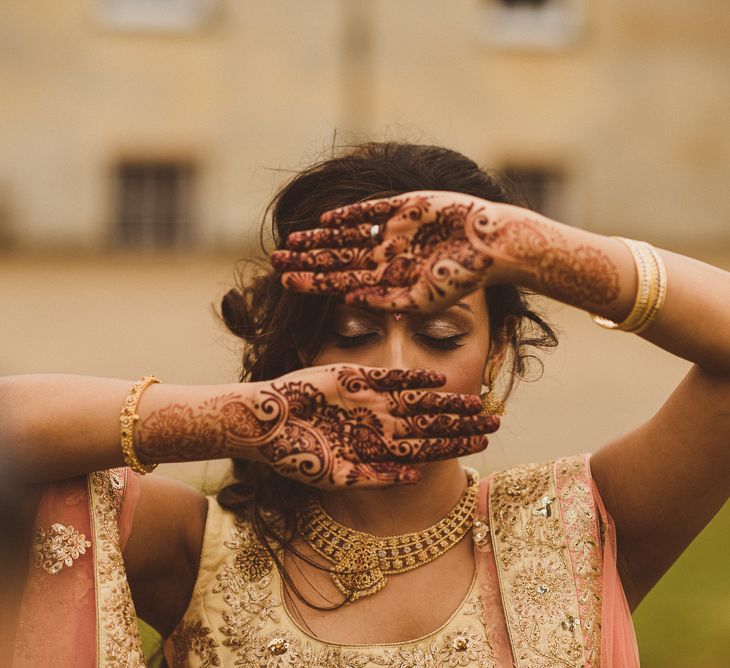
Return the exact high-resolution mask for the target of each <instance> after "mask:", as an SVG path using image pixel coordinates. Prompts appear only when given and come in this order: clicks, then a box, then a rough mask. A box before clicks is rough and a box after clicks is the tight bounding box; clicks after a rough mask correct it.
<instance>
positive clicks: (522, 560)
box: [489, 455, 590, 668]
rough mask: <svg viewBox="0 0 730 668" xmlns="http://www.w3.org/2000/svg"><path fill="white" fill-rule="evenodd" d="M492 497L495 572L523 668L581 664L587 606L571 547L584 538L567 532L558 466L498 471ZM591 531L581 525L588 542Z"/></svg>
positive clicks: (551, 464)
mask: <svg viewBox="0 0 730 668" xmlns="http://www.w3.org/2000/svg"><path fill="white" fill-rule="evenodd" d="M582 458H583V456H582V455H581V456H580V457H579V459H581V460H582ZM565 461H566V460H563V464H564V463H565ZM489 494H490V499H489V509H490V522H491V525H492V532H493V540H494V551H495V559H496V564H497V572H498V575H499V580H500V590H501V593H502V600H503V604H504V613H505V619H506V621H507V628H508V631H509V634H510V641H511V644H512V652H513V655H514V658H515V662H516V665H517V667H518V668H548V667H549V668H552V667H553V666H564V667H566V668H568V667H576V668H577V667H578V666H583V665H584V639H583V629H582V627H581V623H580V618H581V607H580V603H579V600H578V591H577V590H576V581H575V580H574V576H573V569H572V559H571V557H572V555H571V552H570V549H569V548H568V543H569V542H572V541H575V540H576V539H578V538H579V536H577V535H571V536H570V537H568V536H567V535H566V534H565V533H564V529H563V521H564V520H563V518H562V512H563V511H564V507H563V503H564V501H565V498H564V497H559V496H558V491H557V486H556V481H555V473H554V466H553V463H552V462H547V463H544V464H528V465H525V466H520V467H517V468H513V469H509V470H507V471H504V472H501V473H498V474H497V475H495V476H494V478H493V480H492V482H491V484H490V491H489ZM568 496H570V494H569V495H568ZM558 499H559V500H558ZM569 526H570V525H568V528H569ZM587 531H588V527H586V526H583V527H581V533H582V534H583V537H584V538H585V536H588V537H590V533H587V534H586V533H585V532H587Z"/></svg>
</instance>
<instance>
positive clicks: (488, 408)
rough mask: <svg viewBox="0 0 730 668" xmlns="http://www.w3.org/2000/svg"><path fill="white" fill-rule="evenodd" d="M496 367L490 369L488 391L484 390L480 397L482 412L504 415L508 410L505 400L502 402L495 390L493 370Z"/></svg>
mask: <svg viewBox="0 0 730 668" xmlns="http://www.w3.org/2000/svg"><path fill="white" fill-rule="evenodd" d="M493 371H494V367H492V368H491V369H490V370H489V384H488V386H487V391H486V392H482V393H481V394H480V395H479V397H480V398H481V400H482V411H481V412H482V413H484V414H486V415H504V414H505V413H506V412H507V409H506V408H505V405H504V402H502V401H501V400H500V399H499V398H498V397H497V396H495V392H494V378H493V375H492V372H493Z"/></svg>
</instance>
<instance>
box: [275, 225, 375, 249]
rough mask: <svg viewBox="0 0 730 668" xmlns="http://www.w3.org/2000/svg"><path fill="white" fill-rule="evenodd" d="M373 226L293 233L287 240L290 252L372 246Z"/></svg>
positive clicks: (319, 228)
mask: <svg viewBox="0 0 730 668" xmlns="http://www.w3.org/2000/svg"><path fill="white" fill-rule="evenodd" d="M370 228H371V226H370V225H368V224H362V225H357V226H355V227H337V228H333V229H325V228H321V227H316V228H314V229H312V230H303V231H301V232H292V233H291V234H290V235H289V236H288V237H287V239H286V247H287V249H288V250H294V251H307V250H311V249H312V248H347V247H352V246H368V247H369V246H372V243H373V242H372V238H371V236H370Z"/></svg>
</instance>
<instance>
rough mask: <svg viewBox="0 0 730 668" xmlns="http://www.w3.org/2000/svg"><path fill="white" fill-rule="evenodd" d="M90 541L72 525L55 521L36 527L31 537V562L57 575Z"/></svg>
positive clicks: (76, 557) (84, 550)
mask: <svg viewBox="0 0 730 668" xmlns="http://www.w3.org/2000/svg"><path fill="white" fill-rule="evenodd" d="M87 547H91V543H90V542H89V541H88V540H86V536H85V535H84V534H82V533H80V532H79V531H77V530H76V529H74V527H72V526H71V525H70V524H69V525H68V526H66V525H64V524H61V523H60V522H56V523H55V524H52V525H51V527H50V528H49V529H48V530H46V529H38V531H37V532H36V534H35V536H34V538H33V562H34V565H35V567H36V568H42V569H43V570H44V571H46V573H48V574H50V575H58V574H59V573H60V572H61V570H63V567H64V566H66V567H67V568H70V567H71V566H73V563H74V561H75V560H76V559H78V558H79V557H80V556H81V555H82V554H86V548H87Z"/></svg>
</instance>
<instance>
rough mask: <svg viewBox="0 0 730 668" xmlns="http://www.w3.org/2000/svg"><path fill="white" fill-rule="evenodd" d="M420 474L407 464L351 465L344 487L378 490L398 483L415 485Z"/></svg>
mask: <svg viewBox="0 0 730 668" xmlns="http://www.w3.org/2000/svg"><path fill="white" fill-rule="evenodd" d="M420 479H421V474H420V473H419V472H418V471H417V470H416V469H414V468H412V467H410V466H408V465H407V464H399V463H397V462H393V461H389V462H373V463H369V464H353V465H352V467H351V468H350V469H349V470H348V471H347V475H346V478H345V485H347V486H348V487H355V486H356V487H361V488H366V489H367V488H378V487H387V486H389V485H396V484H399V483H410V484H413V483H416V482H418V481H419V480H420Z"/></svg>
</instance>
